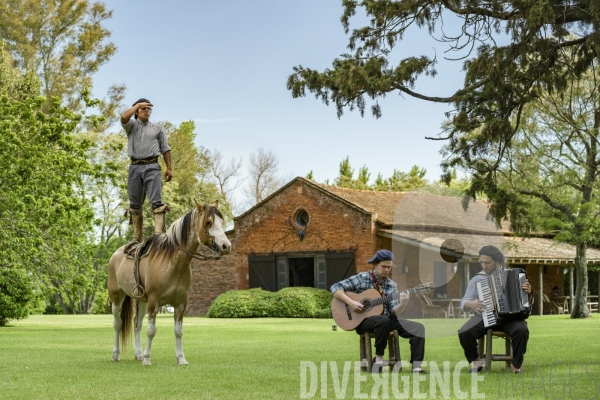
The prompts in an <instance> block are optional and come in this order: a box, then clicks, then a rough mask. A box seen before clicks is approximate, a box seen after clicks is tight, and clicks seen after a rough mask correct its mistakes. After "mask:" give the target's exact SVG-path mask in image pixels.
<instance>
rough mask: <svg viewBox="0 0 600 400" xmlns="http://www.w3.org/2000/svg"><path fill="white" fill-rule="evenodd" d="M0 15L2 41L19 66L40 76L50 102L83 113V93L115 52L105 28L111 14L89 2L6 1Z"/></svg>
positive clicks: (74, 0)
mask: <svg viewBox="0 0 600 400" xmlns="http://www.w3.org/2000/svg"><path fill="white" fill-rule="evenodd" d="M0 15H1V16H2V20H1V22H0V39H2V40H4V41H5V42H6V44H7V48H8V50H9V51H10V53H11V55H12V56H13V59H14V64H15V66H17V67H18V68H19V69H20V70H21V71H22V72H30V73H34V74H36V75H37V76H38V77H39V78H40V80H41V82H42V92H43V94H44V95H46V96H47V98H48V99H49V98H51V97H58V98H60V99H61V101H62V102H64V104H67V105H69V106H70V108H71V109H75V108H81V107H82V106H83V104H82V103H81V101H80V93H81V91H82V90H83V88H85V87H90V86H92V75H93V74H94V73H95V72H97V71H98V69H99V68H100V66H101V65H102V64H104V63H106V62H107V61H108V60H109V59H110V57H111V56H112V55H113V54H114V53H115V52H116V46H115V45H114V44H113V43H110V42H107V39H108V38H109V37H110V31H109V30H108V29H106V27H105V26H104V25H103V24H104V22H105V21H106V20H107V19H109V18H111V17H112V11H108V10H107V9H106V7H105V5H104V4H103V3H101V2H92V1H89V0H3V1H2V2H0Z"/></svg>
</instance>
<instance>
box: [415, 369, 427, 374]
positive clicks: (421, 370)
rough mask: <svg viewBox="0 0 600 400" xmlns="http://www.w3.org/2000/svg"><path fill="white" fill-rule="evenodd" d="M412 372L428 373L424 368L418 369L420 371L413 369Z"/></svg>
mask: <svg viewBox="0 0 600 400" xmlns="http://www.w3.org/2000/svg"><path fill="white" fill-rule="evenodd" d="M412 372H413V374H427V371H425V370H424V369H420V370H418V371H415V370H414V369H413V371H412Z"/></svg>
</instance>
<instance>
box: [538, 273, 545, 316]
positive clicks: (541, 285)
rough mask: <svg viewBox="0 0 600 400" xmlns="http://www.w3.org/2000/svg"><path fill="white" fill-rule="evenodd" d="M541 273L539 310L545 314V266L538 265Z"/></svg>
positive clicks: (541, 313)
mask: <svg viewBox="0 0 600 400" xmlns="http://www.w3.org/2000/svg"><path fill="white" fill-rule="evenodd" d="M538 270H539V275H540V293H539V297H538V298H539V299H540V301H539V302H538V311H539V314H540V315H544V266H543V265H541V264H539V265H538Z"/></svg>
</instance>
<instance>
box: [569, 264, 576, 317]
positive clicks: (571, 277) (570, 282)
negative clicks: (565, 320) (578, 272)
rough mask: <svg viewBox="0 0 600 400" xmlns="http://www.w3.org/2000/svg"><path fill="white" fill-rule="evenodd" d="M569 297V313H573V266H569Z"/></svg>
mask: <svg viewBox="0 0 600 400" xmlns="http://www.w3.org/2000/svg"><path fill="white" fill-rule="evenodd" d="M569 289H570V290H569V295H570V296H571V303H570V304H569V311H571V312H573V304H575V303H574V300H575V295H574V294H573V292H574V291H575V290H574V289H573V266H572V265H570V266H569Z"/></svg>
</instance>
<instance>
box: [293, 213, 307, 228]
mask: <svg viewBox="0 0 600 400" xmlns="http://www.w3.org/2000/svg"><path fill="white" fill-rule="evenodd" d="M294 220H295V222H296V225H298V227H300V228H305V227H306V225H307V224H308V213H307V212H306V210H303V209H300V210H298V211H296V217H295V218H294Z"/></svg>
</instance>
